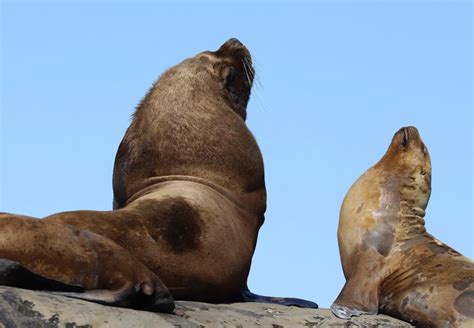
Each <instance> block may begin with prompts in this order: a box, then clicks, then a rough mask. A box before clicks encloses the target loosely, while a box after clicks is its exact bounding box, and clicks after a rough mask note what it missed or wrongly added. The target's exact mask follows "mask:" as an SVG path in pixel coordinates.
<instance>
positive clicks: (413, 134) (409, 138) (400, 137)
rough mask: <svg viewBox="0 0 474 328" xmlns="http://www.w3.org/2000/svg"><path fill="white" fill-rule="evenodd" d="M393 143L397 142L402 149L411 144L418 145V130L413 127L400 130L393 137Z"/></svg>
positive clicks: (419, 140)
mask: <svg viewBox="0 0 474 328" xmlns="http://www.w3.org/2000/svg"><path fill="white" fill-rule="evenodd" d="M393 139H394V141H397V142H398V143H399V144H401V145H402V146H403V147H406V146H408V145H409V144H410V143H411V142H414V143H420V142H421V138H420V133H419V132H418V129H417V128H416V127H414V126H406V127H403V128H400V130H398V131H397V132H396V133H395V135H394V136H393Z"/></svg>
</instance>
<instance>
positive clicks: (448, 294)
mask: <svg viewBox="0 0 474 328" xmlns="http://www.w3.org/2000/svg"><path fill="white" fill-rule="evenodd" d="M430 192H431V162H430V157H429V154H428V151H427V150H426V147H425V145H424V144H423V142H422V141H421V138H420V136H419V134H418V131H417V130H416V128H413V127H408V128H402V129H400V130H399V131H398V132H397V133H396V134H395V136H394V138H393V140H392V143H391V145H390V147H389V149H388V150H387V153H386V154H385V155H384V157H383V158H382V159H381V160H380V161H379V162H378V163H377V164H376V165H374V166H373V167H372V168H370V169H369V170H368V171H367V172H365V173H364V174H363V175H362V176H361V177H360V178H359V179H358V180H357V181H356V182H355V183H354V185H353V186H352V187H351V189H350V190H349V192H348V193H347V195H346V197H345V199H344V202H343V204H342V207H341V213H340V219H339V228H338V241H339V249H340V254H341V262H342V266H343V269H344V275H345V277H346V284H345V286H344V288H343V289H342V291H341V293H340V294H339V296H338V298H337V299H336V301H335V302H334V304H333V305H332V307H331V308H332V310H333V312H334V314H336V315H337V316H339V317H343V318H348V317H350V316H351V315H358V314H362V313H377V312H378V311H380V312H382V313H386V314H390V315H392V316H395V317H398V318H400V319H403V320H406V321H410V322H412V323H415V324H416V325H417V326H420V327H467V326H468V325H470V324H473V323H474V321H473V319H474V315H473V311H472V309H471V306H472V307H473V308H474V264H473V262H472V261H471V260H470V259H468V258H466V257H464V256H462V255H461V254H459V253H458V252H456V251H454V250H453V249H451V248H450V247H448V246H446V245H445V244H443V243H441V242H440V241H438V240H437V239H435V238H434V237H433V236H431V235H430V234H428V233H427V232H426V230H425V227H424V220H423V217H424V215H425V209H426V207H427V205H428V200H429V196H430Z"/></svg>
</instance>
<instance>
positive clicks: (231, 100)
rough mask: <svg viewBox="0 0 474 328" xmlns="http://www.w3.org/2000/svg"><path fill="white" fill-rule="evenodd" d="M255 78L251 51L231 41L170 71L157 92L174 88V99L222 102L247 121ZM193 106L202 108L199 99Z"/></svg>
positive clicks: (162, 77) (166, 73)
mask: <svg viewBox="0 0 474 328" xmlns="http://www.w3.org/2000/svg"><path fill="white" fill-rule="evenodd" d="M254 75H255V70H254V68H253V66H252V57H251V55H250V52H249V50H248V49H247V48H246V47H245V46H244V45H243V44H242V43H241V42H240V41H239V40H237V39H235V38H232V39H229V40H227V41H226V42H225V43H224V44H223V45H222V46H221V47H220V48H219V49H217V50H216V51H204V52H201V53H199V54H197V55H196V56H194V57H191V58H188V59H186V60H184V61H183V62H181V63H180V64H178V65H176V66H174V67H172V68H170V69H169V70H168V71H166V72H165V73H164V74H163V75H162V76H161V78H160V79H159V81H158V83H157V85H156V86H155V87H154V89H158V90H159V89H161V88H160V85H164V86H165V87H164V88H163V89H165V88H166V86H170V85H171V86H173V88H172V90H173V92H174V96H175V97H183V98H187V99H189V97H190V96H191V97H206V98H208V99H207V100H206V101H209V99H211V98H213V99H217V100H222V101H223V102H225V104H227V106H228V107H230V108H231V109H232V110H233V111H234V112H235V113H237V114H238V115H240V116H241V117H242V118H243V119H244V120H245V119H246V116H247V110H246V108H247V103H248V101H249V98H250V90H251V88H252V83H253V78H254ZM168 89H170V88H168ZM190 90H191V92H189V91H190ZM168 93H169V91H168ZM161 94H163V93H161ZM194 103H196V107H197V106H198V105H199V104H203V102H202V101H201V100H200V99H194ZM204 106H205V105H204ZM207 107H208V106H207ZM218 107H219V106H218ZM220 107H223V106H220Z"/></svg>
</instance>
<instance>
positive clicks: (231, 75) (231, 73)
mask: <svg viewBox="0 0 474 328" xmlns="http://www.w3.org/2000/svg"><path fill="white" fill-rule="evenodd" d="M236 77H237V73H236V72H235V70H234V69H233V68H228V69H226V72H225V77H224V87H225V88H226V89H229V88H230V86H231V85H232V83H234V81H235V78H236Z"/></svg>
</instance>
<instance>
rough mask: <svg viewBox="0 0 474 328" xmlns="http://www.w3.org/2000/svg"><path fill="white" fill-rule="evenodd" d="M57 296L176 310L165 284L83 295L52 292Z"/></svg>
mask: <svg viewBox="0 0 474 328" xmlns="http://www.w3.org/2000/svg"><path fill="white" fill-rule="evenodd" d="M52 293H53V294H56V295H61V296H67V297H72V298H77V299H82V300H86V301H91V302H96V303H100V304H104V305H111V306H119V307H128V308H133V309H138V310H146V311H152V312H162V313H171V312H173V310H174V300H173V297H172V296H171V294H170V292H169V291H168V289H167V288H166V287H165V285H164V284H163V283H160V282H158V283H156V284H155V286H154V287H152V286H151V285H150V284H148V283H142V284H137V285H133V284H131V283H128V284H126V285H124V286H122V287H121V288H119V289H116V290H110V289H94V290H87V291H85V292H83V293H74V292H52Z"/></svg>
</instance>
